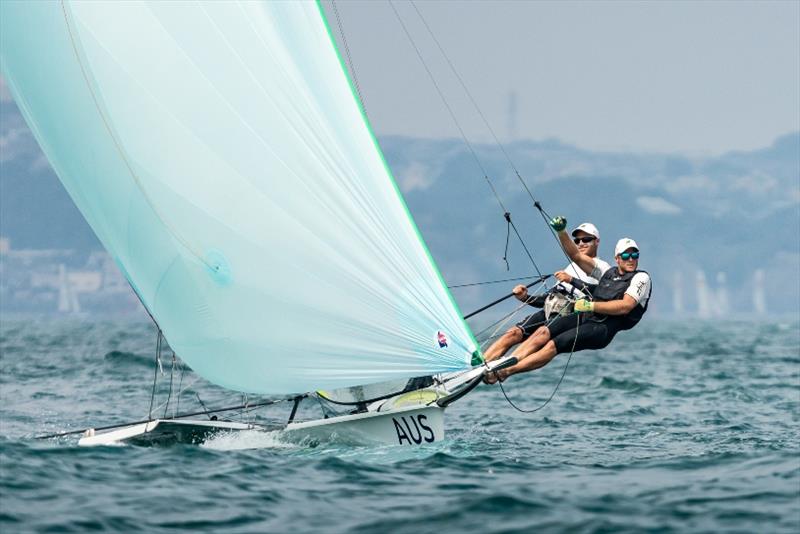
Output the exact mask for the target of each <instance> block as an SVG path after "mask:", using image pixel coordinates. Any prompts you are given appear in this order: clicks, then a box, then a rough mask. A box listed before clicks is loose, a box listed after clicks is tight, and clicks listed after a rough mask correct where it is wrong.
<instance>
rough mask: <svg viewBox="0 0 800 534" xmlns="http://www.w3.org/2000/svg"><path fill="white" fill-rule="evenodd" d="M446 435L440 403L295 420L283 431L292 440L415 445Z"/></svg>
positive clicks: (442, 409)
mask: <svg viewBox="0 0 800 534" xmlns="http://www.w3.org/2000/svg"><path fill="white" fill-rule="evenodd" d="M444 435H445V433H444V408H440V407H439V406H436V405H432V406H422V407H420V406H409V407H406V408H400V409H395V410H391V411H388V412H365V413H359V414H354V415H343V416H340V417H331V418H329V419H320V420H317V421H308V422H305V423H291V424H289V425H287V426H286V429H285V430H284V432H283V438H284V439H287V440H290V441H295V440H298V439H299V440H301V441H303V442H306V441H309V440H310V441H321V442H327V441H333V442H336V443H348V444H353V445H405V446H411V447H416V446H419V445H425V444H427V443H434V442H436V441H441V440H443V439H444Z"/></svg>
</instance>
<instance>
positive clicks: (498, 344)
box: [483, 222, 611, 361]
mask: <svg viewBox="0 0 800 534" xmlns="http://www.w3.org/2000/svg"><path fill="white" fill-rule="evenodd" d="M572 237H573V242H574V244H575V246H576V247H577V248H578V250H579V251H580V252H581V253H582V254H584V255H586V256H588V257H590V258H595V259H596V264H595V265H594V266H593V267H592V269H590V270H588V271H583V270H582V269H581V268H580V267H579V266H578V264H577V263H575V262H574V261H573V262H572V263H570V264H569V265H567V266H566V267H564V270H563V271H558V272H557V273H555V276H556V278H558V280H559V281H560V282H567V283H571V284H573V285H574V286H577V287H581V286H583V287H593V286H596V285H597V283H598V281H599V279H600V277H601V276H603V273H604V272H605V271H607V270H608V269H610V268H611V266H610V265H609V264H608V263H606V262H604V261H603V260H601V259H597V258H596V256H597V248H598V246H599V245H600V232H599V231H598V230H597V227H596V226H595V225H593V224H592V223H590V222H585V223H583V224H580V225H578V226H577V227H576V228H575V229H574V230H573V231H572ZM513 293H514V296H515V297H516V298H517V299H519V300H521V301H522V302H526V303H528V304H530V305H531V306H534V307H536V308H542V307H544V301H545V296H546V295H538V296H536V297H529V295H528V288H527V287H525V286H524V285H522V284H520V285H518V286H516V287H514V290H513ZM546 322H547V316H546V314H545V311H544V310H541V311H538V312H536V313H534V314H531V315H529V316H527V317H525V319H523V320H522V321H520V322H518V323H517V324H516V325H514V326H513V327H511V328H510V329H508V330H507V331H506V332H505V333H504V334H503V335H502V336H500V337H499V338H498V339H497V341H495V342H494V343H492V345H491V346H490V347H489V348H488V349H487V350H486V351H485V352H484V353H483V356H484V358H485V359H486V361H491V360H494V359H497V358H499V357H500V356H502V355H504V354H505V353H506V352H508V350H509V349H510V348H511V347H513V346H514V345H516V344H518V343H522V342H523V341H525V340H526V339H528V338H529V337H530V336H531V335H532V334H533V333H534V332H535V331H536V330H537V329H539V327H541V326H542V325H544V324H545V323H546Z"/></svg>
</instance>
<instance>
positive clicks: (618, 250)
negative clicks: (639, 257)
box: [614, 237, 639, 256]
mask: <svg viewBox="0 0 800 534" xmlns="http://www.w3.org/2000/svg"><path fill="white" fill-rule="evenodd" d="M629 248H635V249H636V250H639V245H637V244H636V241H634V240H633V239H631V238H630V237H623V238H622V239H620V240H619V241H617V246H616V247H614V256H619V255H620V254H622V253H623V252H625V251H626V250H628V249H629Z"/></svg>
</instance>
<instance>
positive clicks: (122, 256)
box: [0, 1, 476, 393]
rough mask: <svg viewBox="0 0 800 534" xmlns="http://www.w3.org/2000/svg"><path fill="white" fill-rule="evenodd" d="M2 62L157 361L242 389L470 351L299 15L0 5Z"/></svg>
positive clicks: (316, 20)
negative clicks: (158, 350) (143, 312)
mask: <svg viewBox="0 0 800 534" xmlns="http://www.w3.org/2000/svg"><path fill="white" fill-rule="evenodd" d="M0 33H2V66H3V73H4V75H5V77H6V79H7V81H8V85H9V87H10V88H11V90H12V93H13V95H14V97H15V99H16V101H17V103H18V104H19V106H20V109H21V110H22V113H23V114H24V115H25V117H26V119H27V121H28V124H29V125H30V126H31V129H32V130H33V131H34V134H35V135H36V137H37V139H38V140H39V143H40V144H41V146H42V148H43V150H44V152H45V153H46V154H47V156H48V158H49V160H50V162H51V163H52V165H53V167H54V168H55V170H56V172H57V174H58V176H59V177H60V179H61V181H62V182H63V183H64V186H65V187H66V189H67V191H68V192H69V194H70V195H71V197H72V199H73V200H74V201H75V203H76V204H77V206H78V207H79V209H80V210H81V212H82V213H83V215H84V216H85V217H86V220H87V221H88V222H89V224H90V225H91V227H92V228H93V229H94V231H95V232H96V233H97V235H98V237H99V238H100V240H101V241H102V243H103V245H104V246H105V247H106V248H107V249H108V251H109V252H110V253H111V255H112V256H113V257H114V258H115V260H116V261H117V263H118V265H119V266H120V268H121V269H122V271H123V272H124V273H125V275H126V277H127V278H128V279H129V280H130V282H131V284H132V285H133V286H134V288H135V290H136V291H137V293H138V294H139V297H140V298H141V300H142V302H143V303H144V305H145V306H146V307H147V308H148V310H149V311H150V312H151V313H152V315H153V316H154V317H155V319H156V320H157V321H158V324H159V325H160V327H161V328H162V330H163V331H164V334H165V336H166V338H167V339H168V341H169V343H170V345H171V346H172V347H173V348H174V349H175V350H176V351H177V353H178V354H179V355H180V356H181V357H182V358H183V359H184V360H185V361H186V362H188V363H189V364H190V365H191V366H192V368H193V369H194V370H195V371H197V372H198V373H200V374H201V375H202V376H204V377H205V378H207V379H209V380H211V381H213V382H215V383H217V384H220V385H222V386H225V387H228V388H231V389H236V390H242V391H248V392H254V393H287V392H300V391H307V390H311V389H314V388H336V387H344V386H349V385H354V384H366V383H371V382H377V381H380V380H390V379H398V378H402V377H410V376H420V375H424V374H428V373H434V372H444V371H454V370H459V369H463V368H465V367H468V366H469V362H470V354H471V353H472V352H473V351H474V350H475V349H476V346H475V343H474V340H473V339H472V336H471V333H470V332H469V330H468V328H467V326H466V325H465V324H464V322H463V321H462V320H461V318H460V314H459V312H458V310H457V308H456V306H455V304H454V302H453V301H452V299H451V297H450V295H449V293H448V291H447V289H446V287H445V286H444V284H443V282H442V280H441V277H440V275H439V273H438V271H437V268H436V266H435V265H434V263H433V260H432V259H431V258H430V255H429V254H428V252H427V250H426V248H425V245H424V243H422V241H421V238H420V236H419V234H418V232H417V230H416V227H415V225H414V223H413V221H412V220H411V218H410V216H409V214H408V211H407V209H406V207H405V204H404V202H403V200H402V197H401V196H400V194H399V192H398V190H397V187H396V185H395V183H394V181H393V179H392V177H391V174H390V171H389V170H388V168H387V167H386V165H385V163H384V161H383V158H382V155H381V153H380V150H379V148H378V146H377V143H376V142H375V140H374V138H373V136H372V134H371V132H370V130H369V127H368V126H367V123H366V120H365V118H364V116H363V114H362V112H361V109H360V107H359V104H358V102H357V100H356V98H355V97H354V95H353V92H352V90H351V87H350V84H349V81H348V79H347V75H346V74H345V72H344V70H343V68H342V64H341V62H340V58H339V57H338V55H337V52H336V49H335V46H334V44H333V40H332V38H331V36H330V33H329V30H328V28H327V26H326V22H325V19H324V15H323V14H322V11H321V8H320V7H319V5H317V4H314V3H310V2H263V3H262V2H215V1H211V2H192V3H187V2H164V1H158V2H152V3H147V2H113V3H112V2H108V3H106V2H68V1H65V2H63V3H62V2H0Z"/></svg>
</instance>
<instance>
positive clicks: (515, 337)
mask: <svg viewBox="0 0 800 534" xmlns="http://www.w3.org/2000/svg"><path fill="white" fill-rule="evenodd" d="M503 337H504V338H505V339H506V341H509V342H511V343H514V344H517V343H519V342H520V341H522V330H520V329H519V327H516V326H512V327H511V328H509V329H508V330H507V331H506V333H505V334H504V335H503Z"/></svg>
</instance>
